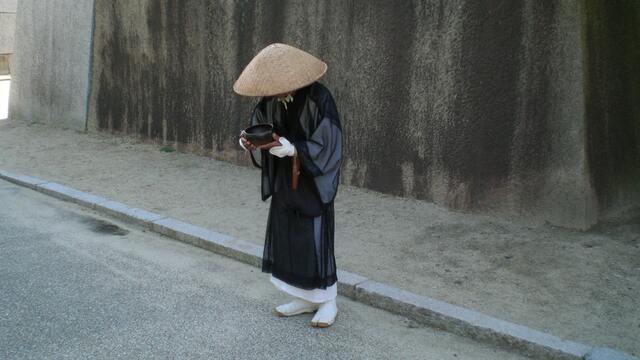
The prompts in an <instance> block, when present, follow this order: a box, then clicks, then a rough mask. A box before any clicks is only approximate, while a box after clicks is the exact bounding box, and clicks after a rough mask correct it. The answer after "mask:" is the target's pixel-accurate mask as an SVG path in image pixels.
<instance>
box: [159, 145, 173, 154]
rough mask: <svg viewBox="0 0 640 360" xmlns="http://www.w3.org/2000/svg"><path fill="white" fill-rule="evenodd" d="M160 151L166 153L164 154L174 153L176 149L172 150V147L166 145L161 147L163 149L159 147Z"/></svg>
mask: <svg viewBox="0 0 640 360" xmlns="http://www.w3.org/2000/svg"><path fill="white" fill-rule="evenodd" d="M160 151H162V152H166V153H170V152H174V151H176V149H174V148H173V146H169V145H167V146H163V147H161V148H160Z"/></svg>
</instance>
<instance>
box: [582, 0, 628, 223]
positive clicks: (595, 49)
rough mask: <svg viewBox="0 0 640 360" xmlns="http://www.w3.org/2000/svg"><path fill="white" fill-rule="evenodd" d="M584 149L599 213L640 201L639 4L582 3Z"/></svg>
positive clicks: (598, 0) (591, 0)
mask: <svg viewBox="0 0 640 360" xmlns="http://www.w3.org/2000/svg"><path fill="white" fill-rule="evenodd" d="M585 15H586V22H585V34H586V37H587V39H588V41H587V44H586V50H587V68H588V71H587V74H588V75H587V79H586V87H585V88H586V95H587V117H586V121H587V128H588V131H587V133H588V138H587V149H588V154H589V165H590V167H589V168H590V174H591V176H592V178H593V183H594V186H595V189H596V192H597V195H598V200H599V203H600V207H601V209H602V211H604V212H613V213H615V211H616V210H620V209H625V208H628V207H629V206H633V205H637V204H639V203H640V2H638V1H635V0H622V1H615V2H610V1H605V0H589V1H587V6H586V12H585Z"/></svg>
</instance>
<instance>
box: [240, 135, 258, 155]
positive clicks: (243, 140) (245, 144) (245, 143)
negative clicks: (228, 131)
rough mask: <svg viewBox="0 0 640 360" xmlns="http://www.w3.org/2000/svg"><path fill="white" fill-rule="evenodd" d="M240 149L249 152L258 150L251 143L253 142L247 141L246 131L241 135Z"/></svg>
mask: <svg viewBox="0 0 640 360" xmlns="http://www.w3.org/2000/svg"><path fill="white" fill-rule="evenodd" d="M239 142H240V147H242V148H243V149H245V150H249V151H253V150H256V149H257V147H256V146H255V145H254V144H252V143H251V141H249V140H247V139H246V138H245V132H244V130H243V131H242V132H241V133H240V141H239Z"/></svg>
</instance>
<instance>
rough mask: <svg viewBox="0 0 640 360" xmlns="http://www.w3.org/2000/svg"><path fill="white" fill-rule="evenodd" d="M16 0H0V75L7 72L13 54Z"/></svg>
mask: <svg viewBox="0 0 640 360" xmlns="http://www.w3.org/2000/svg"><path fill="white" fill-rule="evenodd" d="M16 7H17V0H0V75H7V74H9V68H10V66H9V59H10V57H11V54H13V44H14V40H13V37H14V32H15V26H16Z"/></svg>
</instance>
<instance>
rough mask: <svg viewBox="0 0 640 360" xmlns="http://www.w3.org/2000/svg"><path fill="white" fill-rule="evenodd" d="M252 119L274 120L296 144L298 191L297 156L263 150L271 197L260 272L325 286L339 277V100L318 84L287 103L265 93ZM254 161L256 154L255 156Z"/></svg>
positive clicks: (265, 190)
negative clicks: (296, 169)
mask: <svg viewBox="0 0 640 360" xmlns="http://www.w3.org/2000/svg"><path fill="white" fill-rule="evenodd" d="M251 123H252V125H253V124H258V123H270V124H273V125H274V128H275V132H276V133H277V134H279V135H280V136H284V137H285V138H286V139H287V140H289V141H290V142H291V143H292V144H293V145H294V146H295V148H296V151H297V153H298V157H299V159H300V165H301V166H300V168H301V169H300V177H299V180H298V188H297V190H293V189H292V188H291V165H292V161H293V158H292V157H284V158H278V157H276V156H273V155H271V154H270V153H269V151H268V150H262V151H260V155H261V156H260V162H261V165H258V164H257V162H256V161H255V160H254V164H256V166H259V167H261V168H262V200H263V201H266V200H267V199H269V198H270V197H271V207H270V209H269V218H268V224H267V231H266V237H265V243H264V253H263V258H262V271H263V272H267V273H271V274H272V275H273V276H274V277H275V278H277V279H280V280H282V281H284V282H286V283H288V284H289V285H292V286H295V287H298V288H301V289H318V288H319V289H326V288H327V287H329V286H331V285H333V284H334V283H335V282H336V281H337V276H336V262H335V256H334V248H333V244H334V242H333V239H334V210H333V201H334V199H335V196H336V193H337V191H338V183H339V179H340V164H341V162H342V128H341V126H340V119H339V115H338V111H337V109H336V105H335V102H334V100H333V97H332V96H331V93H330V92H329V90H328V89H327V88H326V87H324V86H323V85H322V84H320V83H317V82H316V83H313V84H311V85H309V86H307V87H305V88H302V89H299V90H297V91H296V93H295V94H294V100H293V102H290V103H287V106H286V108H285V107H284V105H283V104H282V103H280V102H278V101H277V99H276V98H274V97H264V98H262V99H261V100H260V102H259V103H258V104H257V105H256V107H255V109H254V112H253V116H252V119H251ZM252 159H253V154H252Z"/></svg>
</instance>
